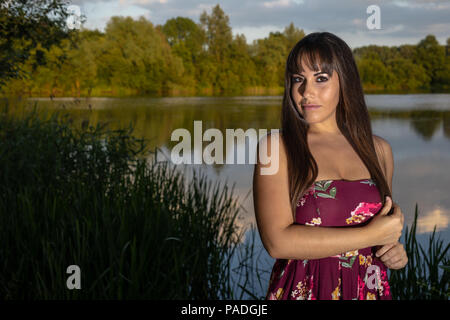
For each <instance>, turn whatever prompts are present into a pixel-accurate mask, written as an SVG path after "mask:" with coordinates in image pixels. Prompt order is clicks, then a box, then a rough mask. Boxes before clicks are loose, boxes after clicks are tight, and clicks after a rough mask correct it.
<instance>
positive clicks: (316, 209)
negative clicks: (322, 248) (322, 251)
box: [266, 179, 392, 300]
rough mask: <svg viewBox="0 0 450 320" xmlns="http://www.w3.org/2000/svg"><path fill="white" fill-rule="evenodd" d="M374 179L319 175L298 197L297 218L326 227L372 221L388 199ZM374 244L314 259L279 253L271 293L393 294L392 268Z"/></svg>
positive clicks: (279, 296)
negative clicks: (382, 196) (378, 255)
mask: <svg viewBox="0 0 450 320" xmlns="http://www.w3.org/2000/svg"><path fill="white" fill-rule="evenodd" d="M380 200H381V199H380V195H379V193H378V188H377V186H376V184H375V182H374V181H373V180H372V179H360V180H344V179H341V180H319V181H316V182H314V184H313V185H312V186H311V187H310V188H309V189H308V190H307V191H306V192H305V194H304V195H303V196H302V197H301V198H300V200H299V201H298V203H297V210H296V218H295V223H296V224H301V225H309V226H323V227H338V226H339V227H352V226H355V225H359V224H361V223H364V224H366V223H367V222H368V221H369V220H370V219H371V217H372V216H374V215H375V214H377V213H378V212H379V211H380V209H381V207H382V203H381V201H380ZM374 253H375V250H374V249H373V248H372V247H368V248H362V249H358V250H355V251H349V252H345V253H342V254H339V255H336V256H332V257H327V258H322V259H313V260H295V259H289V260H288V259H277V260H276V261H275V264H274V266H273V269H272V273H271V276H270V281H269V288H268V291H267V295H266V299H269V300H316V299H317V300H339V299H345V300H351V299H353V300H377V299H385V300H391V299H392V296H391V292H390V287H389V283H388V279H387V272H386V271H387V268H386V266H385V265H384V264H383V262H381V261H380V260H379V259H378V258H376V257H375V254H374Z"/></svg>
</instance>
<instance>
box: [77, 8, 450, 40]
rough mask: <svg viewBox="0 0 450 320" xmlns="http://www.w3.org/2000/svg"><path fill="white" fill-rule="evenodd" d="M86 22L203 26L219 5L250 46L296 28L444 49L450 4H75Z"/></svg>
mask: <svg viewBox="0 0 450 320" xmlns="http://www.w3.org/2000/svg"><path fill="white" fill-rule="evenodd" d="M72 4H75V5H78V6H80V8H81V13H82V14H84V15H85V16H86V18H87V19H86V23H85V24H84V26H85V27H86V28H88V29H99V30H103V29H104V27H105V26H106V23H107V21H108V20H109V18H110V17H112V16H131V17H133V18H138V17H139V16H144V17H145V18H147V19H148V20H150V21H151V22H152V23H153V24H155V25H157V24H164V23H165V21H166V20H168V19H170V18H175V17H178V16H182V17H188V18H191V19H192V20H194V21H195V22H199V18H200V14H201V13H202V12H203V11H204V10H206V11H207V12H208V13H210V12H211V9H212V7H214V6H215V5H216V4H219V5H220V6H221V8H222V9H223V10H224V11H225V13H226V14H227V15H228V17H229V19H230V25H231V27H232V30H233V34H244V35H245V37H246V39H247V42H248V43H252V41H253V40H255V39H259V38H264V37H266V36H267V35H268V34H269V32H270V31H282V30H283V29H284V27H285V26H287V25H289V23H291V22H293V23H294V24H295V26H296V27H298V28H301V29H303V30H304V31H305V32H306V33H307V34H308V33H310V32H315V31H329V32H332V33H335V34H336V35H338V36H339V37H341V38H342V39H343V40H344V41H346V42H347V44H348V45H349V46H350V47H352V48H355V47H360V46H363V45H369V44H376V45H387V46H393V45H401V44H417V43H418V42H419V41H420V40H421V39H423V38H424V37H425V36H426V35H427V34H433V35H435V36H436V38H437V39H438V41H439V42H440V43H441V44H445V43H446V40H447V38H448V37H450V18H449V17H450V1H428V0H411V1H406V0H395V1H388V0H370V1H366V0H341V1H336V0H273V1H271V0H267V1H264V0H262V1H257V0H224V1H207V0H203V1H202V0H102V1H95V0H94V1H92V0H73V1H72ZM370 5H377V6H378V7H379V8H380V25H381V29H379V30H376V29H375V30H369V28H368V27H367V25H366V20H367V19H368V18H369V16H370V14H368V13H367V12H366V10H367V7H369V6H370Z"/></svg>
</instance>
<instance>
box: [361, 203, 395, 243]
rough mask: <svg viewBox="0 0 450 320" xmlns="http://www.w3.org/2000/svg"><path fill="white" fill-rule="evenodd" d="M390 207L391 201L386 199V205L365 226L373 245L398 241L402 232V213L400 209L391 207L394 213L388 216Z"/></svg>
mask: <svg viewBox="0 0 450 320" xmlns="http://www.w3.org/2000/svg"><path fill="white" fill-rule="evenodd" d="M391 207H392V199H391V198H390V197H386V203H385V204H384V207H383V208H381V211H380V212H379V213H378V214H377V215H376V216H374V217H373V218H372V220H371V221H370V222H369V223H368V224H367V229H368V231H369V234H370V236H371V237H372V239H373V245H380V246H382V245H385V244H389V243H395V242H397V241H398V240H399V239H400V236H401V235H402V230H403V221H404V217H403V213H402V211H401V209H400V207H399V206H398V205H396V204H394V205H393V207H394V212H393V214H391V215H388V213H389V211H390V210H391Z"/></svg>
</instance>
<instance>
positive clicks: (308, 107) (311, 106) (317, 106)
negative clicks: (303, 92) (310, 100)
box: [302, 104, 320, 109]
mask: <svg viewBox="0 0 450 320" xmlns="http://www.w3.org/2000/svg"><path fill="white" fill-rule="evenodd" d="M302 106H303V108H304V109H317V108H320V105H318V104H303V105H302Z"/></svg>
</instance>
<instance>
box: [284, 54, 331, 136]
mask: <svg viewBox="0 0 450 320" xmlns="http://www.w3.org/2000/svg"><path fill="white" fill-rule="evenodd" d="M301 63H302V68H303V70H304V71H303V72H302V73H301V74H294V75H293V76H292V81H291V82H292V89H291V90H292V98H293V99H294V101H295V104H296V106H297V108H298V109H299V111H300V113H301V114H302V115H303V117H304V118H305V120H306V121H307V122H308V124H317V123H321V126H322V125H325V126H327V127H328V126H329V127H330V128H331V127H333V128H334V127H336V107H337V105H338V103H339V76H338V74H337V72H336V70H334V71H333V76H331V75H329V74H328V73H325V72H322V70H319V71H314V70H311V69H309V68H308V66H307V65H306V64H304V61H303V60H302V62H301ZM319 68H320V66H319ZM308 105H311V107H309V106H308ZM312 105H317V106H319V107H313V106H312Z"/></svg>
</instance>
